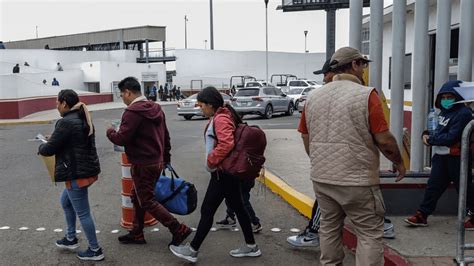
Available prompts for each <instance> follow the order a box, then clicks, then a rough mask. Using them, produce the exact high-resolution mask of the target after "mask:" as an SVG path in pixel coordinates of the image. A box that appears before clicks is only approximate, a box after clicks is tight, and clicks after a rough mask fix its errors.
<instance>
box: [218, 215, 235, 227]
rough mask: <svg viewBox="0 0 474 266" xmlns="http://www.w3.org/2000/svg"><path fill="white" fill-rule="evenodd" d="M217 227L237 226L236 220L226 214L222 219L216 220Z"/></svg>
mask: <svg viewBox="0 0 474 266" xmlns="http://www.w3.org/2000/svg"><path fill="white" fill-rule="evenodd" d="M216 225H217V226H218V227H219V229H233V228H235V227H236V226H237V221H235V219H234V218H232V217H230V216H229V215H227V216H226V217H225V218H224V220H221V221H218V222H216Z"/></svg>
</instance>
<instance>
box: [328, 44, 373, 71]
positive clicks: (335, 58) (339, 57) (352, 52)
mask: <svg viewBox="0 0 474 266" xmlns="http://www.w3.org/2000/svg"><path fill="white" fill-rule="evenodd" d="M357 59H363V60H364V61H365V62H370V60H369V59H368V58H367V56H365V55H363V54H361V53H360V52H359V50H357V49H355V48H352V47H342V48H339V49H338V50H337V51H336V52H335V53H334V54H333V55H332V57H331V69H336V68H338V67H340V66H343V65H345V64H349V63H350V62H352V61H354V60H357Z"/></svg>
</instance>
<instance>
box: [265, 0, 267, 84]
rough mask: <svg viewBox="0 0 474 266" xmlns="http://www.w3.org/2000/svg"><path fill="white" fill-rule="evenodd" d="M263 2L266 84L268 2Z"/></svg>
mask: <svg viewBox="0 0 474 266" xmlns="http://www.w3.org/2000/svg"><path fill="white" fill-rule="evenodd" d="M264 1H265V70H266V75H265V81H266V82H267V84H268V0H264Z"/></svg>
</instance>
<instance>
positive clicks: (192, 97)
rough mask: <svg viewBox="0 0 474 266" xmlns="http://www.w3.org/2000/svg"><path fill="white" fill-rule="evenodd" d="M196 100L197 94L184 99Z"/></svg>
mask: <svg viewBox="0 0 474 266" xmlns="http://www.w3.org/2000/svg"><path fill="white" fill-rule="evenodd" d="M196 98H197V93H196V94H193V95H191V96H189V97H188V98H186V99H185V100H196Z"/></svg>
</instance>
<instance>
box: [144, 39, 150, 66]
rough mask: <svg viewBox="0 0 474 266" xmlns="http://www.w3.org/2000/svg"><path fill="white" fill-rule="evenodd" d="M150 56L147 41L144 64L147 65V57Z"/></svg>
mask: <svg viewBox="0 0 474 266" xmlns="http://www.w3.org/2000/svg"><path fill="white" fill-rule="evenodd" d="M149 56H150V50H149V49H148V39H146V40H145V62H146V63H147V64H148V57H149Z"/></svg>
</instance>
